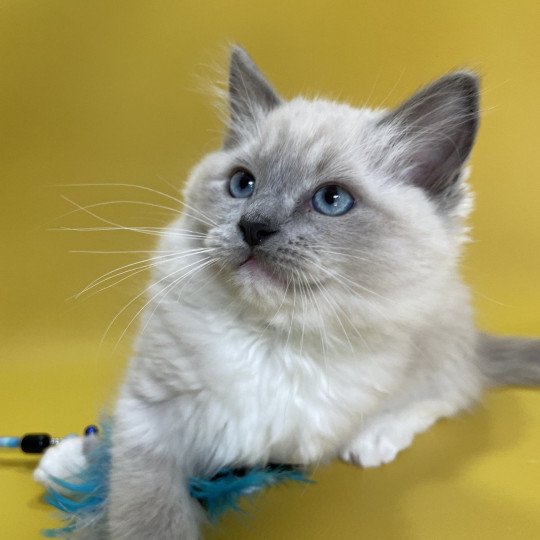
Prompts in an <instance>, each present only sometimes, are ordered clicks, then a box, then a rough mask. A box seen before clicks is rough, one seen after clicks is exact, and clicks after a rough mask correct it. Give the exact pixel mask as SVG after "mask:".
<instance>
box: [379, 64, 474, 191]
mask: <svg viewBox="0 0 540 540" xmlns="http://www.w3.org/2000/svg"><path fill="white" fill-rule="evenodd" d="M478 88H479V84H478V78H477V77H476V75H475V74H473V73H470V72H466V71H459V72H455V73H450V74H449V75H446V76H445V77H442V78H441V79H439V80H437V81H435V82H434V83H432V84H431V85H429V86H427V87H426V88H424V89H422V90H420V91H419V92H418V93H416V94H415V95H414V96H413V97H411V98H410V99H408V100H407V101H405V102H404V103H403V104H402V105H401V106H399V107H398V108H397V109H395V110H394V111H392V112H390V113H389V114H388V115H387V116H386V117H385V118H383V120H382V121H381V122H380V124H379V125H380V127H382V128H383V129H384V132H385V134H386V136H385V137H383V138H384V139H385V141H386V142H385V149H384V152H386V157H385V158H383V161H384V162H386V163H385V164H386V166H387V167H388V168H390V171H389V172H390V173H391V174H392V176H394V177H396V178H398V179H399V180H401V181H406V182H409V183H412V184H415V185H417V186H419V187H421V188H423V189H424V190H425V191H426V192H427V193H428V195H430V196H431V197H441V196H444V195H445V194H449V193H452V192H454V191H455V187H456V186H455V184H456V183H457V182H458V180H459V178H460V177H461V170H462V167H463V165H464V164H465V162H466V160H467V158H468V157H469V154H470V152H471V149H472V146H473V143H474V139H475V135H476V131H477V129H478V121H479V119H478V109H479V89H478Z"/></svg>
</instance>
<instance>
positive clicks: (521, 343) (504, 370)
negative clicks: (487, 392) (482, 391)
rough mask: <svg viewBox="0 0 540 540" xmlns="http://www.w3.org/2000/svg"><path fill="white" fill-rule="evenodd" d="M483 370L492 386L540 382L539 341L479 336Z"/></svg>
mask: <svg viewBox="0 0 540 540" xmlns="http://www.w3.org/2000/svg"><path fill="white" fill-rule="evenodd" d="M479 352H480V361H481V369H482V371H483V373H484V375H486V376H487V378H488V380H489V381H490V383H491V384H492V385H493V386H504V385H517V386H537V385H540V340H539V339H523V338H514V337H497V336H490V335H489V334H480V335H479Z"/></svg>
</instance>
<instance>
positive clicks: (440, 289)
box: [108, 48, 540, 540]
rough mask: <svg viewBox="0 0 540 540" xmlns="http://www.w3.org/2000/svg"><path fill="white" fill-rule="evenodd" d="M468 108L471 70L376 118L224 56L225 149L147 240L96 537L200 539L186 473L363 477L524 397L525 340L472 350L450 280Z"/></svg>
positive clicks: (471, 122)
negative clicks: (289, 87) (342, 466)
mask: <svg viewBox="0 0 540 540" xmlns="http://www.w3.org/2000/svg"><path fill="white" fill-rule="evenodd" d="M478 101H479V92H478V81H477V78H476V76H475V75H474V74H473V73H470V72H455V73H450V74H449V75H447V76H445V77H443V78H441V79H439V80H438V81H436V82H434V83H433V84H431V85H429V86H427V87H426V88H424V89H423V90H421V91H420V92H418V93H417V94H415V95H414V96H413V97H412V98H410V99H409V100H407V101H406V102H405V103H403V104H402V105H401V106H399V107H398V108H396V109H395V110H392V111H385V110H369V109H355V108H352V107H350V106H348V105H344V104H338V103H334V102H330V101H324V100H315V101H308V100H306V99H303V98H296V99H293V100H291V101H284V100H282V99H281V98H280V97H279V96H278V95H277V94H276V92H275V91H274V90H273V89H272V87H271V86H270V84H269V83H268V82H267V81H266V80H265V78H264V76H263V75H262V74H261V72H260V71H259V70H258V69H257V67H256V66H255V65H254V64H253V62H252V61H251V60H250V58H249V57H248V55H247V54H246V53H245V52H244V51H243V50H242V49H240V48H233V49H232V54H231V62H230V75H229V105H230V118H229V123H228V128H227V133H226V136H225V139H224V143H223V146H222V148H220V149H219V150H217V151H215V152H212V153H211V154H209V155H207V156H206V157H205V158H204V159H203V160H202V161H201V163H199V164H198V165H197V167H195V169H194V170H193V172H192V173H191V176H190V178H189V180H188V182H187V185H186V188H185V201H186V206H185V211H184V213H183V215H182V216H181V217H180V218H179V219H177V220H176V221H175V222H173V223H172V224H171V225H170V227H169V228H168V232H167V233H166V234H165V235H164V237H163V238H162V240H161V243H160V246H159V249H160V250H163V251H166V252H171V253H174V254H177V255H178V256H171V257H169V258H164V259H163V260H162V261H161V263H160V264H159V265H158V267H157V270H156V271H155V272H154V275H153V277H152V282H151V287H150V293H149V294H150V302H149V305H148V307H147V309H146V311H145V313H144V316H143V319H142V323H141V324H142V327H141V328H142V329H141V331H140V333H139V336H138V338H137V340H136V343H135V353H134V356H133V358H132V360H131V363H130V366H129V369H128V372H127V376H126V379H125V382H124V384H123V386H122V389H121V394H120V397H119V400H118V403H117V406H116V412H115V419H114V422H115V423H114V429H115V432H114V436H113V448H112V472H111V486H110V488H111V489H110V497H111V500H110V507H109V515H108V529H109V533H108V534H109V535H110V537H111V538H113V539H115V540H122V539H131V540H133V539H149V538H156V539H160V540H169V539H179V538H181V539H185V540H192V539H196V538H198V537H199V534H200V533H199V524H200V523H201V522H202V521H203V520H204V512H203V511H202V509H201V507H200V505H199V504H198V503H197V502H195V501H194V500H193V499H191V498H190V496H189V494H188V488H187V478H189V477H190V476H203V477H211V476H212V475H213V474H215V473H216V471H217V470H219V469H220V468H222V467H224V466H231V465H232V466H249V465H256V464H265V463H268V462H277V463H294V464H306V465H309V464H318V463H321V462H325V461H328V460H331V459H333V458H335V457H338V456H340V457H341V458H342V459H344V460H346V461H349V462H351V463H354V464H356V465H360V466H363V467H373V466H378V465H381V464H383V463H388V462H390V461H392V460H393V459H394V458H395V457H396V454H397V453H398V452H400V451H401V450H403V449H404V448H406V447H407V446H409V445H410V444H411V441H412V439H413V437H414V436H415V434H417V433H419V432H421V431H424V430H425V429H427V428H428V427H429V426H430V425H431V424H433V423H434V422H435V421H436V420H437V419H438V418H441V417H448V416H452V415H454V414H456V413H457V412H458V411H460V410H462V409H464V408H466V407H469V406H470V405H472V404H473V403H474V402H475V400H477V399H478V397H479V396H480V394H481V392H482V390H483V389H485V388H486V387H489V386H491V385H497V384H506V383H511V384H514V383H517V384H537V383H538V382H539V381H540V346H539V342H538V341H526V340H523V341H521V340H520V341H518V340H513V339H500V338H495V337H490V336H487V335H484V334H480V333H479V332H478V331H477V330H476V329H475V327H474V322H473V314H472V311H471V306H470V297H469V292H468V290H467V287H466V286H465V285H464V284H463V283H462V282H461V280H460V277H459V275H458V270H457V266H458V262H459V257H460V254H461V251H462V246H463V244H464V243H465V242H466V240H467V228H466V226H465V225H464V223H463V221H464V218H465V217H466V216H467V215H468V214H469V212H470V210H471V206H472V203H471V196H470V194H469V191H468V189H467V186H466V183H465V180H466V176H467V173H466V168H465V165H466V162H467V159H468V157H469V154H470V151H471V148H472V145H473V142H474V139H475V135H476V131H477V127H478V107H479V104H478Z"/></svg>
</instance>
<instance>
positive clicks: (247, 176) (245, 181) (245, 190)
mask: <svg viewBox="0 0 540 540" xmlns="http://www.w3.org/2000/svg"><path fill="white" fill-rule="evenodd" d="M254 189H255V178H253V175H252V174H251V173H249V172H248V171H245V170H243V169H241V170H239V171H236V172H235V173H234V174H233V175H232V176H231V179H230V181H229V193H230V194H231V195H232V196H233V197H236V198H237V199H247V198H248V197H251V195H252V194H253V190H254Z"/></svg>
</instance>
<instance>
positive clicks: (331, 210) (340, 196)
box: [311, 185, 354, 216]
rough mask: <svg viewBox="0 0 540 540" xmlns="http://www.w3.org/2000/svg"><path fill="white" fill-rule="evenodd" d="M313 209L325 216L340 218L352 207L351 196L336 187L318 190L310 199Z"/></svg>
mask: <svg viewBox="0 0 540 540" xmlns="http://www.w3.org/2000/svg"><path fill="white" fill-rule="evenodd" d="M311 204H312V205H313V208H315V210H317V212H319V213H320V214H324V215H326V216H342V215H343V214H346V213H347V212H348V211H349V210H350V209H351V208H352V207H353V205H354V198H353V196H352V195H351V194H350V193H349V192H348V191H347V190H345V189H344V188H342V187H341V186H338V185H330V186H324V187H322V188H320V189H319V190H318V191H317V192H316V193H315V195H313V198H312V199H311Z"/></svg>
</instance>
